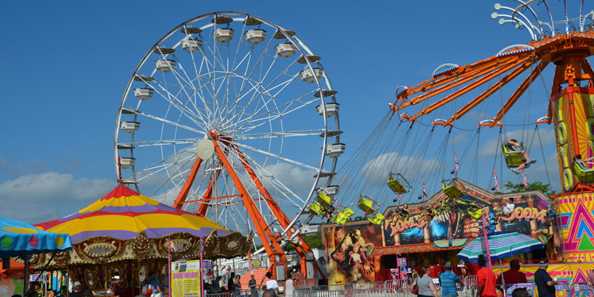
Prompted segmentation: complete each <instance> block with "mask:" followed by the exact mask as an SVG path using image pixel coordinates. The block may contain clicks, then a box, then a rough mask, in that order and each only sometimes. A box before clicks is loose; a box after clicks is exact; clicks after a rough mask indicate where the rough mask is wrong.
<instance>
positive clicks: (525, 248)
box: [458, 232, 544, 262]
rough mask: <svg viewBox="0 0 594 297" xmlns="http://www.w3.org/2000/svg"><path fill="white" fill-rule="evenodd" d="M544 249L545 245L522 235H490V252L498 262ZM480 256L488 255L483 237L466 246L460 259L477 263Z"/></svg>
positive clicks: (513, 233) (459, 254) (492, 257)
mask: <svg viewBox="0 0 594 297" xmlns="http://www.w3.org/2000/svg"><path fill="white" fill-rule="evenodd" d="M541 248H544V245H543V244H542V243H541V242H540V241H538V240H536V239H534V238H532V237H530V236H528V235H526V234H522V233H518V232H510V233H501V234H494V235H489V250H490V252H491V259H492V260H498V259H503V258H507V257H512V256H515V255H519V254H524V253H528V252H531V251H533V250H536V249H541ZM479 255H486V253H485V250H484V244H483V237H482V236H481V237H478V238H475V239H474V240H472V241H471V242H469V243H468V244H466V246H464V248H463V249H462V250H461V251H460V252H459V253H458V257H459V258H462V259H464V260H465V261H470V262H476V261H477V260H478V256H479Z"/></svg>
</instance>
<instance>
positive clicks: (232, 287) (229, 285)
mask: <svg viewBox="0 0 594 297" xmlns="http://www.w3.org/2000/svg"><path fill="white" fill-rule="evenodd" d="M226 288H227V292H229V293H233V291H235V272H231V274H229V279H227V287H226Z"/></svg>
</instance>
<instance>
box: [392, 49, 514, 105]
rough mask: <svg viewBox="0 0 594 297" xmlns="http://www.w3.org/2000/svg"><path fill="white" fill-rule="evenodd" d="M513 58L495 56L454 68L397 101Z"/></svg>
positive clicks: (421, 84) (417, 86)
mask: <svg viewBox="0 0 594 297" xmlns="http://www.w3.org/2000/svg"><path fill="white" fill-rule="evenodd" d="M512 57H513V56H505V57H497V56H493V57H489V58H487V59H483V60H480V61H478V62H475V63H472V64H468V65H465V66H460V67H457V68H454V69H452V70H449V71H446V72H444V73H441V74H439V75H437V76H435V77H432V78H431V79H428V80H425V81H422V82H420V83H418V84H417V85H415V86H413V87H410V88H408V89H406V90H405V91H403V92H402V93H401V94H399V96H398V98H397V99H400V100H403V99H406V98H408V97H410V96H412V95H413V94H416V93H419V92H427V91H430V90H431V89H434V88H436V87H439V86H441V85H443V84H447V83H450V82H452V81H455V80H457V79H462V78H465V77H467V76H475V75H476V73H478V72H481V71H483V70H485V69H486V68H490V67H492V66H493V65H497V64H500V63H504V62H507V61H509V60H511V59H512Z"/></svg>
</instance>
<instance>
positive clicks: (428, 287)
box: [416, 267, 438, 297]
mask: <svg viewBox="0 0 594 297" xmlns="http://www.w3.org/2000/svg"><path fill="white" fill-rule="evenodd" d="M419 275H420V277H419V278H417V281H416V285H417V290H418V294H417V296H418V297H436V296H438V292H437V288H436V287H435V284H433V279H432V278H431V277H430V276H429V273H428V269H427V268H423V267H421V268H420V269H419Z"/></svg>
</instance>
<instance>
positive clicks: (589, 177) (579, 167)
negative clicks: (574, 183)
mask: <svg viewBox="0 0 594 297" xmlns="http://www.w3.org/2000/svg"><path fill="white" fill-rule="evenodd" d="M573 170H574V171H575V175H577V176H578V178H579V179H580V181H582V182H589V183H590V182H594V168H588V166H586V163H584V161H583V160H581V159H576V160H575V161H574V162H573Z"/></svg>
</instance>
